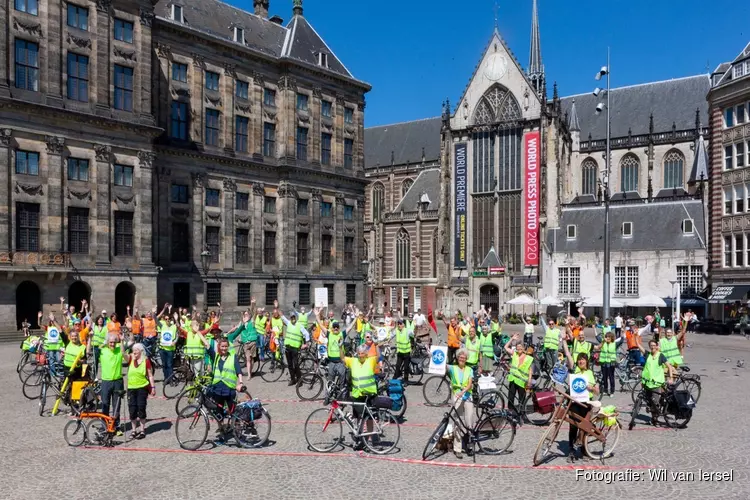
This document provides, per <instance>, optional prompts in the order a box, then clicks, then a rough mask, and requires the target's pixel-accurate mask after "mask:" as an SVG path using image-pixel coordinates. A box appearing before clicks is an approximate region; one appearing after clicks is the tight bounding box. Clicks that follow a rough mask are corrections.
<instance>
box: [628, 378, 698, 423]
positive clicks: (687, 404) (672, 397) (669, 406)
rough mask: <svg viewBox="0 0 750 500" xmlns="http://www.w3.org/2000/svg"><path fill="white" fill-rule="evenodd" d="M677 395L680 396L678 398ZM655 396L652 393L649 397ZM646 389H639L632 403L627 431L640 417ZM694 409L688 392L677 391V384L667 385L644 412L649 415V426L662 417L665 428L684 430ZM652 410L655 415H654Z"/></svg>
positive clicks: (693, 402) (693, 403)
mask: <svg viewBox="0 0 750 500" xmlns="http://www.w3.org/2000/svg"><path fill="white" fill-rule="evenodd" d="M678 394H680V395H679V396H678ZM654 396H656V395H655V394H653V393H652V396H651V397H654ZM646 400H647V398H646V389H644V388H641V389H640V391H639V392H638V396H637V397H636V399H635V402H634V403H633V410H632V411H631V412H630V415H631V416H630V424H628V430H631V431H632V430H633V428H634V427H635V424H636V420H637V419H638V418H639V417H640V411H641V407H642V406H643V405H644V403H646ZM694 407H695V401H694V400H693V399H692V396H691V395H690V392H688V391H685V390H682V391H677V384H674V385H669V384H667V385H666V386H665V387H664V390H663V391H662V392H661V394H659V395H658V400H657V401H656V403H655V404H653V406H652V407H651V408H649V407H648V405H647V408H646V411H648V412H649V413H651V424H652V425H656V424H657V423H658V418H659V417H660V416H661V417H664V423H666V424H667V427H671V428H672V429H684V428H685V427H687V424H688V422H690V419H691V418H692V417H693V408H694ZM654 410H655V411H656V414H655V415H654V413H653V412H654Z"/></svg>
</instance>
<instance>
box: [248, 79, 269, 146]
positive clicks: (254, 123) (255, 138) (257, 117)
mask: <svg viewBox="0 0 750 500" xmlns="http://www.w3.org/2000/svg"><path fill="white" fill-rule="evenodd" d="M264 88H265V82H264V81H263V75H261V74H260V73H257V72H256V73H253V89H252V95H250V96H248V97H250V99H251V100H252V101H253V102H252V104H251V109H253V110H256V109H257V110H258V112H253V113H250V127H251V129H250V131H249V133H248V141H249V142H250V144H248V145H247V150H248V152H250V153H252V154H253V156H254V157H256V158H262V157H263V107H264V106H263V89H264Z"/></svg>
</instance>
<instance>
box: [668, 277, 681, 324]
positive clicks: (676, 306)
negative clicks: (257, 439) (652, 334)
mask: <svg viewBox="0 0 750 500" xmlns="http://www.w3.org/2000/svg"><path fill="white" fill-rule="evenodd" d="M669 283H670V284H671V285H672V319H671V321H672V323H671V325H670V326H671V327H672V328H674V321H675V317H676V318H677V322H678V323H679V322H680V299H681V298H682V297H681V295H682V287H681V286H680V282H679V281H672V280H669ZM675 285H677V293H674V286H675Z"/></svg>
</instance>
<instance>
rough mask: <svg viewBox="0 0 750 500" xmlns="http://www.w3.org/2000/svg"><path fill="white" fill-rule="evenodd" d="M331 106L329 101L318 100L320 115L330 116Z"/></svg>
mask: <svg viewBox="0 0 750 500" xmlns="http://www.w3.org/2000/svg"><path fill="white" fill-rule="evenodd" d="M332 109H333V106H332V104H331V101H326V100H323V101H320V114H321V115H322V116H325V117H326V118H331V116H332V115H333V113H332Z"/></svg>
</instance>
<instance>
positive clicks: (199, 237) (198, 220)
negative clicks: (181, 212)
mask: <svg viewBox="0 0 750 500" xmlns="http://www.w3.org/2000/svg"><path fill="white" fill-rule="evenodd" d="M192 177H193V196H192V197H191V201H192V204H193V227H192V232H193V255H192V257H193V262H194V263H195V266H196V268H197V269H201V252H202V251H203V250H204V249H205V248H206V240H205V235H204V234H203V233H204V228H205V224H204V221H203V218H204V217H205V215H204V213H205V210H204V209H203V204H204V203H205V200H206V194H205V189H204V188H205V185H206V182H207V179H206V174H203V173H194V174H193V175H192ZM204 292H205V290H204Z"/></svg>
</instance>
